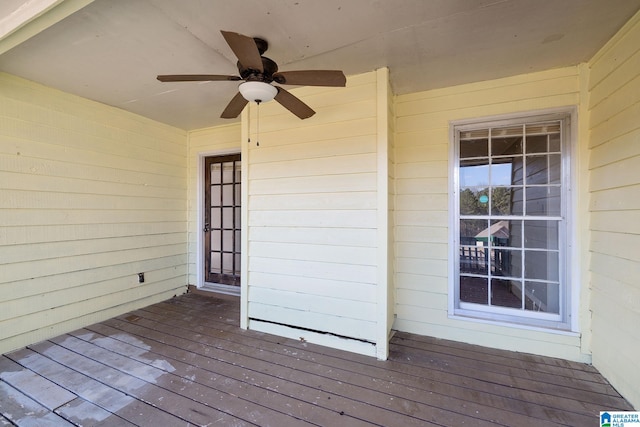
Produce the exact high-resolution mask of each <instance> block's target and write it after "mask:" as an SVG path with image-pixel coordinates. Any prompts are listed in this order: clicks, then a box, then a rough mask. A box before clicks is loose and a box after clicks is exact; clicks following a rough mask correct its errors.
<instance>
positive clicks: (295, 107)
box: [274, 87, 316, 119]
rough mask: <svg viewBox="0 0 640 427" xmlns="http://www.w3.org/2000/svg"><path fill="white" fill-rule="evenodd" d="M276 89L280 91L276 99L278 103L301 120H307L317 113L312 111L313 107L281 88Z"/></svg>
mask: <svg viewBox="0 0 640 427" xmlns="http://www.w3.org/2000/svg"><path fill="white" fill-rule="evenodd" d="M276 88H277V89H278V94H277V95H276V97H275V98H274V99H275V100H276V101H278V102H279V103H280V104H281V105H282V106H283V107H284V108H286V109H287V110H289V111H291V112H292V113H293V114H295V115H296V116H298V117H299V118H301V119H307V118H309V117H311V116H313V115H314V114H315V113H316V112H315V111H313V110H312V109H311V107H309V106H308V105H307V104H305V103H304V102H302V101H300V99H298V98H297V97H295V96H293V95H292V94H291V93H289V92H287V91H286V90H284V89H283V88H281V87H276Z"/></svg>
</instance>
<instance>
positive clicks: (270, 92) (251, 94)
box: [238, 81, 278, 103]
mask: <svg viewBox="0 0 640 427" xmlns="http://www.w3.org/2000/svg"><path fill="white" fill-rule="evenodd" d="M238 90H239V91H240V93H241V94H242V97H243V98H244V99H246V100H247V101H249V102H257V103H260V102H269V101H271V100H272V99H273V98H275V96H276V95H277V94H278V89H276V87H275V86H272V85H270V84H269V83H265V82H255V81H249V82H244V83H240V86H238Z"/></svg>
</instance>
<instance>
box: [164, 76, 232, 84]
mask: <svg viewBox="0 0 640 427" xmlns="http://www.w3.org/2000/svg"><path fill="white" fill-rule="evenodd" d="M157 78H158V80H160V81H161V82H216V81H238V80H242V77H240V76H224V75H219V74H165V75H160V76H158V77H157Z"/></svg>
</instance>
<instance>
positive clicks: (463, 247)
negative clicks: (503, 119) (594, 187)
mask: <svg viewBox="0 0 640 427" xmlns="http://www.w3.org/2000/svg"><path fill="white" fill-rule="evenodd" d="M561 126H562V122H561V121H559V120H555V121H546V122H540V123H522V124H518V123H515V124H513V125H509V126H501V127H493V128H492V127H485V128H478V129H472V130H464V131H460V132H459V133H458V139H457V142H458V146H457V149H458V150H459V151H458V159H457V161H458V163H457V169H456V170H457V172H458V176H457V183H458V188H457V191H458V196H459V198H458V208H459V209H458V218H457V220H458V221H457V227H458V232H459V233H458V236H459V242H458V244H457V248H458V252H459V260H458V265H457V270H456V272H457V275H456V276H455V277H457V286H458V288H457V295H458V301H457V302H458V303H465V305H464V306H463V305H460V307H461V308H464V310H473V312H474V313H476V310H479V311H477V313H494V312H495V313H498V314H500V315H504V313H506V312H508V313H509V316H512V315H514V316H521V317H531V316H534V317H535V316H536V315H537V313H543V314H546V315H548V314H553V315H558V316H559V315H560V314H561V307H562V304H561V299H562V298H561V296H562V284H561V280H560V278H561V274H560V273H561V262H560V260H561V244H560V232H561V226H562V221H563V220H564V219H563V197H564V192H563V185H564V184H563V176H565V173H564V171H563V167H564V165H563V158H562V156H563V154H562V150H561V149H562V138H561V132H560V131H561ZM454 182H455V181H454ZM473 304H476V305H483V306H488V307H495V309H488V308H486V307H485V308H483V309H479V308H478V309H475V308H470V307H473ZM488 310H489V311H488ZM514 313H516V314H514ZM474 315H475V314H474ZM519 319H520V317H519ZM545 319H546V318H545Z"/></svg>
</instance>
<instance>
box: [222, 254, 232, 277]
mask: <svg viewBox="0 0 640 427" xmlns="http://www.w3.org/2000/svg"><path fill="white" fill-rule="evenodd" d="M222 273H223V274H233V253H228V252H223V253H222Z"/></svg>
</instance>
